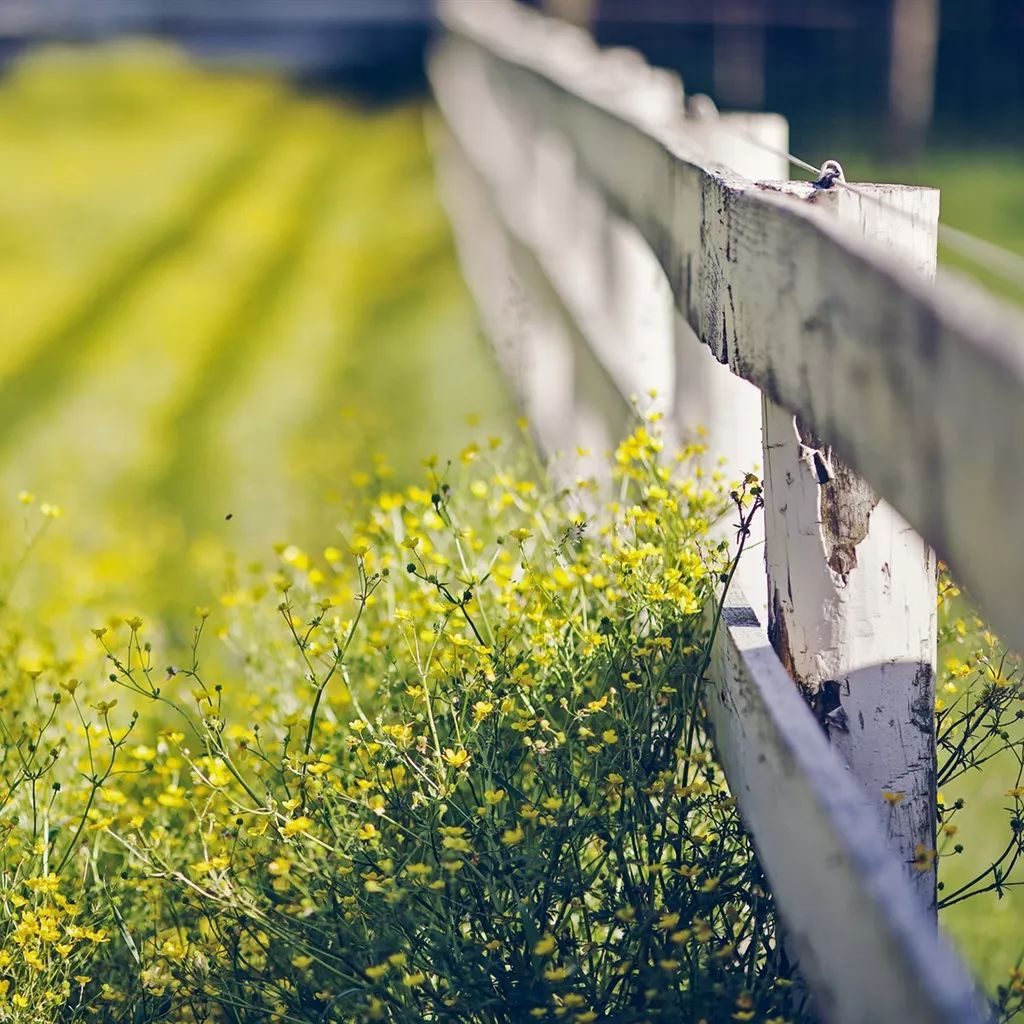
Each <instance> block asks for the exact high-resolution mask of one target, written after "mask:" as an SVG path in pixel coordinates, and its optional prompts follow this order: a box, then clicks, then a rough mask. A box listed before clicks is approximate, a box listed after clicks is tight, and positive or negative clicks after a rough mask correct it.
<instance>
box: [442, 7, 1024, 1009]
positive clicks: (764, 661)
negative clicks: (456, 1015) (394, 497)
mask: <svg viewBox="0 0 1024 1024" xmlns="http://www.w3.org/2000/svg"><path fill="white" fill-rule="evenodd" d="M441 18H442V23H443V25H444V28H445V32H444V34H443V37H442V39H441V40H440V41H439V44H438V46H437V47H436V49H435V52H434V54H433V56H432V59H431V64H430V75H431V81H432V83H433V87H434V92H435V95H436V97H437V100H438V105H439V108H440V111H441V115H442V119H443V126H439V128H438V132H437V136H438V142H437V154H438V162H439V167H440V170H441V181H442V188H443V191H444V193H445V199H446V203H447V205H448V208H449V211H450V213H451V216H452V220H453V224H454V226H455V230H456V237H457V240H458V242H459V247H460V252H461V256H462V261H463V265H464V268H465V271H466V276H467V279H468V281H469V283H470V286H471V288H472V290H473V292H474V294H475V296H476V298H477V301H478V304H479V306H480V308H481V312H482V316H483V318H484V321H485V325H486V327H487V329H488V332H489V334H490V335H491V337H492V339H493V341H494V344H495V349H496V352H497V355H498V358H499V360H500V362H501V363H502V365H503V367H504V369H505V371H506V373H507V374H508V376H509V377H510V379H511V380H512V382H513V384H514V385H515V387H516V388H517V390H518V392H519V394H520V396H521V398H522V401H523V402H524V404H525V406H526V408H527V411H528V412H529V414H530V416H531V419H532V421H533V422H534V425H535V429H536V430H537V431H538V434H539V437H540V440H541V442H542V444H544V445H545V446H546V447H547V448H548V449H550V450H555V449H563V450H564V449H567V448H571V447H572V446H574V445H576V444H581V443H582V444H588V443H589V444H591V445H593V446H594V447H597V448H600V447H602V446H607V444H609V443H611V442H612V441H613V440H614V439H615V437H616V435H617V434H618V433H620V432H621V430H622V429H623V427H624V425H625V423H626V422H627V420H628V415H629V410H628V404H627V399H628V396H630V395H631V394H635V393H639V392H640V391H643V390H646V389H647V388H649V387H656V388H658V390H659V391H660V392H661V393H662V395H664V396H665V398H664V399H662V400H663V401H664V402H665V409H666V412H667V413H668V414H669V420H670V422H674V423H676V424H678V425H680V426H684V425H685V424H687V423H690V424H692V423H695V422H703V423H705V424H706V425H707V426H708V427H709V429H710V441H711V444H712V446H713V447H714V448H715V450H716V451H717V452H719V453H721V454H722V455H723V456H724V457H725V458H726V460H727V462H728V464H729V466H730V467H731V468H732V469H736V470H740V469H742V470H746V469H749V468H751V466H752V465H754V464H755V463H761V462H763V463H764V467H765V490H766V516H765V526H764V528H765V535H764V547H765V563H766V567H762V566H759V565H758V564H757V562H756V560H755V559H749V560H748V565H747V566H746V567H744V575H743V588H744V590H745V592H746V594H747V595H748V596H749V598H750V600H749V601H748V600H747V599H746V598H744V597H743V595H742V593H740V591H739V590H737V591H736V592H734V593H733V594H732V596H731V597H730V598H729V605H728V608H727V614H726V617H725V621H726V626H727V628H726V629H725V630H724V631H723V634H722V636H721V637H720V642H719V645H718V649H717V651H716V658H715V672H714V676H713V677H714V679H715V683H714V686H713V688H712V691H711V692H710V693H709V698H708V704H709V710H710V713H711V718H712V723H713V727H714V730H715V734H716V740H717V745H718V749H719V754H720V756H721V759H722V762H723V766H724V768H725V771H726V774H727V776H728V778H729V782H730V785H731V787H732V789H733V791H734V793H735V794H736V796H737V800H738V802H739V806H740V809H741V811H742V813H743V816H744V819H745V821H746V823H747V824H748V826H749V827H750V829H751V833H752V835H753V837H754V841H755V844H756V845H757V848H758V851H759V855H760V857H761V859H762V862H763V864H764V867H765V871H766V873H767V875H768V877H769V880H770V881H771V883H772V887H773V891H774V892H775V895H776V898H777V901H778V903H779V907H780V910H781V912H782V915H783V918H784V920H785V922H786V925H787V936H788V939H787V942H788V944H789V946H790V947H791V948H792V951H793V952H794V953H795V954H796V956H797V959H798V962H799V965H800V968H801V972H802V974H803V975H804V977H805V978H806V979H807V982H808V985H809V986H810V989H811V995H812V999H813V1002H814V1005H815V1007H816V1009H817V1011H818V1012H819V1013H820V1014H821V1015H822V1016H824V1017H825V1018H827V1019H829V1020H835V1021H840V1022H847V1021H850V1022H853V1021H901V1022H903V1021H908V1022H909V1021H921V1022H924V1021H946V1022H950V1024H952V1022H954V1021H956V1022H963V1021H970V1020H981V1019H984V1016H985V1011H984V1008H983V1002H982V1001H981V999H980V997H979V996H978V995H977V993H976V991H975V989H974V987H973V984H972V982H971V980H970V978H969V975H968V974H967V972H966V971H965V969H964V968H963V967H962V965H961V964H960V963H959V961H958V960H957V958H956V957H955V955H954V954H953V953H952V952H951V951H950V949H949V948H948V946H947V945H946V943H945V942H944V940H943V939H942V937H941V936H940V935H939V934H938V932H937V929H936V927H935V921H934V896H935V891H934V884H935V877H934V868H933V860H932V852H933V849H934V829H935V740H934V730H933V722H932V714H933V702H934V659H935V560H934V555H933V553H932V550H931V548H930V547H929V545H933V546H934V547H935V548H936V549H937V550H938V551H939V553H940V554H941V555H942V557H943V558H945V559H946V560H947V561H948V562H949V563H950V564H951V565H952V567H953V568H954V570H955V571H956V573H957V575H958V576H959V578H960V579H961V580H963V581H964V582H965V583H966V584H967V585H968V586H969V587H970V588H971V589H972V591H973V593H974V594H975V595H976V597H977V598H978V600H979V601H980V603H981V604H982V607H983V608H984V610H985V612H986V613H987V615H988V616H989V617H990V618H991V620H992V621H993V622H994V623H995V624H996V625H997V626H999V627H1000V628H1002V629H1003V631H1004V632H1005V633H1006V635H1007V636H1008V637H1009V639H1010V640H1011V641H1013V642H1014V643H1015V644H1017V645H1019V646H1024V615H1022V611H1024V598H1022V591H1021V588H1020V586H1019V584H1018V580H1017V576H1018V574H1017V571H1016V567H1015V565H1014V563H1013V559H1012V558H1008V557H1007V546H1008V545H1009V544H1012V538H1013V537H1014V533H1015V528H1016V524H1017V518H1018V515H1019V513H1018V509H1019V508H1021V507H1024V446H1022V445H1021V444H1020V439H1021V438H1022V437H1024V320H1022V319H1021V318H1019V317H1018V316H1016V315H1015V314H1014V313H1012V312H1010V311H1008V310H1006V309H1003V308H1002V307H1000V306H999V305H998V304H997V303H995V302H993V301H991V300H989V299H987V298H986V297H984V296H983V295H982V294H981V293H980V292H977V291H975V290H974V289H972V288H971V287H969V286H968V285H966V284H963V283H961V282H959V281H954V282H946V281H943V284H942V287H941V288H939V287H936V286H935V285H934V284H933V283H932V281H931V278H932V277H933V276H934V272H935V251H936V231H937V226H938V195H937V193H935V192H934V191H933V190H930V189H921V188H913V187H909V186H882V185H858V186H857V188H856V190H853V189H844V188H833V189H828V190H825V189H817V188H814V187H813V186H812V185H810V184H809V183H798V182H789V181H785V180H782V179H784V178H785V177H786V174H787V171H786V166H785V163H784V161H782V160H780V156H779V154H781V153H784V151H785V149H786V143H787V128H786V124H785V121H784V120H783V119H782V118H779V117H777V116H775V115H731V116H727V115H723V116H721V117H718V116H715V115H711V116H708V115H707V114H704V116H690V117H686V116H684V114H683V110H684V107H683V93H682V87H681V85H680V83H679V82H678V80H677V79H675V78H674V77H673V76H671V75H667V74H665V73H663V72H659V71H658V70H656V69H652V68H650V67H649V66H647V65H646V64H645V63H644V62H643V61H642V60H640V59H639V58H638V57H637V56H636V55H634V54H631V53H624V52H622V51H608V52H602V51H599V50H598V49H597V48H596V47H595V46H594V45H593V43H592V41H591V40H590V39H589V38H588V37H587V36H586V35H585V34H584V33H582V32H580V31H578V30H576V29H572V28H570V27H569V26H565V25H561V24H559V23H557V22H554V21H551V20H550V19H545V18H542V17H541V16H539V15H536V14H534V13H533V12H530V11H528V10H525V9H524V8H521V7H519V6H518V5H515V4H513V3H511V2H510V0H491V2H489V3H487V4H479V3H476V2H474V0H447V2H445V3H443V4H442V6H441ZM694 109H695V110H699V109H700V107H699V105H694ZM754 178H756V179H761V180H760V181H759V183H757V184H755V183H754V181H752V180H751V179H754ZM769 179H771V180H769ZM698 341H699V342H702V343H703V345H701V344H698ZM908 524H909V525H908ZM911 527H913V528H911ZM915 531H916V532H915ZM922 538H923V539H922ZM795 683H796V684H799V687H798V685H794V684H795ZM801 689H802V690H803V697H804V698H806V699H801V693H800V690H801ZM809 705H810V707H813V708H814V713H812V711H811V710H810V709H809ZM815 716H816V717H817V721H815ZM889 791H895V792H898V793H899V794H900V797H901V799H900V800H899V802H898V804H896V805H894V806H889V805H887V804H886V803H885V802H884V800H883V793H884V792H889ZM883 809H884V811H885V814H884V816H883V814H882V810H883Z"/></svg>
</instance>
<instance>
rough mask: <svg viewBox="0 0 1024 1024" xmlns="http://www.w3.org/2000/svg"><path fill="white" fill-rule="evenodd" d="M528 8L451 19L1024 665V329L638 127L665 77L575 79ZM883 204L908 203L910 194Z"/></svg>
mask: <svg viewBox="0 0 1024 1024" xmlns="http://www.w3.org/2000/svg"><path fill="white" fill-rule="evenodd" d="M512 7H513V5H506V4H504V3H501V2H498V3H494V4H488V5H486V10H484V8H483V5H476V4H473V3H468V4H467V3H462V2H458V0H449V2H448V3H446V4H444V5H442V18H443V19H444V22H445V24H446V25H447V27H448V28H449V30H450V32H451V34H452V37H453V40H452V41H453V44H454V45H458V46H461V47H463V48H464V49H475V50H476V53H477V56H478V58H479V59H480V61H481V62H482V64H483V66H484V74H485V75H486V77H487V80H488V82H489V83H490V87H491V89H492V90H493V91H494V93H495V94H496V95H497V96H498V97H499V102H500V103H501V104H502V105H503V106H504V107H505V108H507V109H510V110H515V111H516V116H518V117H519V118H520V120H521V123H523V124H530V125H532V126H533V130H534V131H535V132H538V133H539V132H543V131H547V132H552V131H555V132H558V133H559V134H560V135H561V136H562V137H563V138H564V139H566V140H568V142H569V143H570V144H571V146H572V150H573V153H574V155H575V159H576V161H577V163H578V166H579V168H580V170H581V172H583V173H585V174H586V176H587V177H588V179H589V180H590V181H591V182H592V183H593V184H594V185H595V186H596V187H598V188H599V189H600V190H601V191H602V193H603V194H604V196H605V198H606V199H607V201H608V203H609V205H610V206H611V207H612V208H613V209H615V210H616V211H617V212H618V213H619V214H620V215H622V216H624V217H625V218H627V219H628V220H629V221H630V222H631V223H633V224H634V225H635V226H636V227H637V228H638V230H639V231H640V233H641V234H642V235H643V237H644V238H645V239H646V240H647V242H648V244H649V245H650V246H651V249H652V251H653V252H654V253H655V255H656V256H657V258H658V260H659V262H660V263H661V265H662V267H663V268H664V270H665V273H666V276H667V278H668V281H669V284H670V286H671V289H672V293H673V295H674V297H675V302H676V306H677V308H678V309H679V310H680V312H681V313H682V315H683V316H684V318H685V319H686V320H687V322H688V323H689V324H690V325H691V327H692V328H693V329H694V331H695V333H696V334H697V336H698V337H699V338H700V339H701V340H702V341H703V342H704V343H705V344H706V345H708V346H709V348H710V349H711V350H712V352H713V353H714V355H715V357H716V358H717V359H718V360H719V361H720V362H723V363H726V364H727V365H728V366H729V367H730V368H731V369H732V371H733V372H734V373H736V374H737V375H739V376H741V377H743V378H745V379H747V380H749V381H751V382H752V383H753V384H755V385H756V386H757V387H758V388H759V389H760V390H761V391H762V392H764V393H765V394H766V395H768V397H769V398H771V399H772V400H773V401H775V402H777V403H778V404H780V405H782V406H784V407H785V408H787V409H789V410H790V411H792V412H798V413H799V414H800V416H801V418H802V421H803V423H804V424H805V425H806V427H807V429H808V430H810V431H811V432H813V433H814V434H815V435H817V436H818V437H820V438H822V439H824V440H825V441H827V442H828V443H829V444H830V445H831V446H832V447H833V448H834V449H835V450H836V452H837V453H838V454H839V455H840V456H841V457H842V458H843V459H845V460H846V462H847V463H848V464H849V465H850V466H851V467H852V468H853V469H855V470H856V472H857V473H858V474H859V475H860V476H862V477H863V478H864V479H865V480H867V481H868V482H869V483H870V484H871V486H872V487H873V488H874V489H875V490H876V491H877V492H878V493H879V494H881V495H882V496H884V497H885V498H886V499H887V500H888V501H889V502H890V503H891V504H892V505H893V506H894V507H895V508H896V509H897V510H898V511H899V512H900V513H901V514H902V515H903V517H904V518H905V519H906V520H907V521H908V522H909V523H910V524H912V525H913V526H914V528H915V529H916V530H917V531H918V532H919V533H921V534H922V536H924V537H925V538H926V539H927V540H928V541H929V543H930V544H932V545H933V546H934V547H935V549H936V550H937V552H938V554H939V555H940V557H942V558H944V559H945V560H946V561H947V562H949V564H950V565H951V566H952V568H953V570H954V572H955V573H956V575H957V577H958V579H959V580H960V581H961V582H962V583H964V584H965V585H966V586H967V587H968V588H969V589H970V590H971V591H972V593H973V594H974V595H975V597H976V598H977V599H978V601H979V603H980V604H981V605H982V608H983V609H984V611H985V613H986V615H987V616H988V617H989V618H990V620H991V621H992V622H993V624H994V625H995V626H996V627H997V628H998V629H999V630H1000V631H1001V632H1002V633H1003V634H1004V635H1005V636H1006V638H1007V639H1008V640H1010V641H1011V642H1012V643H1013V644H1015V645H1016V646H1018V647H1020V648H1024V596H1022V589H1021V587H1020V586H1019V582H1018V575H1019V574H1018V570H1017V566H1016V563H1015V560H1014V559H1013V558H1012V557H1007V550H1008V548H1009V549H1010V550H1012V545H1013V544H1014V534H1015V531H1016V529H1017V522H1018V519H1019V513H1018V511H1017V510H1018V509H1019V508H1021V507H1024V444H1022V443H1021V439H1022V438H1024V318H1022V317H1021V316H1020V315H1019V314H1017V313H1016V312H1015V311H1011V310H1010V309H1009V308H1008V307H1005V306H1003V305H1002V304H1000V303H998V302H996V301H995V300H993V299H991V298H989V297H988V296H986V295H984V294H983V293H982V292H981V291H980V290H978V289H975V288H973V287H971V286H970V285H968V284H967V283H965V282H963V281H960V280H959V279H956V280H949V279H945V278H944V277H943V276H942V275H940V278H939V282H940V286H939V287H933V286H931V285H930V284H929V283H928V282H927V281H924V280H922V279H921V277H920V275H919V273H918V269H917V268H915V267H912V266H907V265H906V264H905V263H904V262H903V261H902V260H901V259H900V258H899V257H897V256H895V255H894V254H892V253H889V252H886V251H885V250H884V249H882V248H881V247H880V246H878V245H877V244H875V243H874V242H872V240H871V239H870V238H862V237H858V236H857V235H856V234H854V233H852V232H851V231H850V230H849V228H848V226H844V225H842V224H840V223H838V222H836V220H835V219H834V218H830V217H829V216H827V215H825V214H824V213H823V212H822V211H821V210H819V209H817V208H816V207H817V204H818V202H819V201H820V196H821V195H822V194H823V193H821V192H820V191H818V190H814V189H812V188H810V187H809V186H807V187H805V188H804V189H803V191H802V192H800V193H798V194H793V192H792V191H790V192H788V193H783V192H782V191H781V190H780V189H779V188H778V186H774V187H773V186H772V185H771V184H770V183H767V184H762V185H757V184H754V183H752V182H750V181H749V180H747V179H744V178H741V177H739V176H738V175H736V174H734V173H731V172H729V171H727V170H725V169H722V168H720V167H716V166H715V165H714V161H713V160H712V159H711V158H710V157H709V156H708V153H709V144H708V141H707V140H708V134H709V129H708V128H707V127H706V126H702V125H700V124H699V123H698V124H691V123H690V122H687V121H685V120H684V119H683V118H682V117H681V116H678V115H677V116H675V117H671V116H669V115H668V113H667V111H666V110H665V109H662V108H658V109H654V107H655V105H654V104H651V105H650V109H648V110H646V111H640V112H639V113H638V112H636V111H634V110H631V109H630V105H629V99H628V97H629V94H630V89H628V88H624V87H623V79H624V77H628V75H629V74H630V69H631V68H632V69H633V71H635V72H636V77H637V80H638V82H641V83H644V87H645V88H646V87H648V85H647V83H648V82H649V79H648V76H647V72H644V71H643V70H640V69H637V68H635V67H634V66H633V65H632V64H630V63H629V62H624V61H622V60H621V59H614V60H612V61H610V62H609V61H606V59H605V58H604V57H602V55H601V54H600V53H598V52H597V51H596V50H595V49H594V48H593V47H592V46H591V47H590V48H589V49H588V48H587V46H586V45H585V44H583V43H581V42H578V41H577V42H575V43H573V44H571V45H569V46H568V47H567V48H566V49H567V50H568V51H569V52H570V53H571V54H572V56H571V58H570V59H567V58H565V57H564V55H563V51H562V48H561V47H560V45H559V43H558V38H556V37H558V33H551V32H548V31H546V30H545V27H544V25H542V24H538V23H537V21H536V15H531V14H530V12H528V11H525V10H522V11H520V10H513V9H512ZM559 38H566V37H564V36H561V37H559ZM638 88H639V86H638ZM650 88H651V89H652V90H653V89H655V88H657V86H650ZM875 190H876V191H875V194H876V195H878V196H880V197H882V198H883V199H884V200H885V201H887V202H895V203H899V202H900V201H901V200H900V191H901V190H900V186H875Z"/></svg>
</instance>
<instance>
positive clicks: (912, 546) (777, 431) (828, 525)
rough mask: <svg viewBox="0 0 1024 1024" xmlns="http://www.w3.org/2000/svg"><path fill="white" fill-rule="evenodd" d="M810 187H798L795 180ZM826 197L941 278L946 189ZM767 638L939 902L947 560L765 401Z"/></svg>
mask: <svg viewBox="0 0 1024 1024" xmlns="http://www.w3.org/2000/svg"><path fill="white" fill-rule="evenodd" d="M791 187H798V188H799V187H800V186H791ZM897 198H898V200H899V202H900V203H901V206H900V207H899V208H898V209H895V210H893V209H890V208H889V207H888V206H886V207H883V206H881V205H880V204H878V203H876V202H873V201H872V200H871V199H870V198H869V197H867V196H862V195H860V194H859V193H851V192H849V191H841V190H830V191H829V192H827V193H822V194H819V196H818V197H817V205H818V207H819V208H820V209H822V210H823V212H828V213H829V214H830V215H831V216H833V217H834V218H836V219H837V220H839V221H841V222H843V223H846V224H849V226H850V230H851V231H853V232H859V233H862V234H865V235H868V236H870V237H871V238H872V239H873V240H874V241H876V242H877V243H878V244H880V245H886V246H888V247H890V248H891V249H893V250H895V251H898V252H899V253H900V254H901V255H902V256H904V257H905V259H906V260H907V262H908V263H909V264H910V265H912V266H914V267H916V268H918V270H919V271H920V272H921V273H922V275H923V276H928V277H932V276H933V275H934V272H935V257H936V246H937V234H938V202H937V198H938V197H937V195H936V193H935V192H934V191H933V190H931V189H913V188H901V189H900V190H899V192H898V194H897ZM764 446H765V449H764V464H765V534H766V545H765V553H766V559H767V569H768V636H769V638H770V639H771V641H772V644H773V646H774V647H775V650H776V652H777V653H778V654H779V656H780V658H781V660H782V663H783V665H785V666H786V668H787V669H788V671H789V673H790V675H791V676H792V677H793V679H794V680H796V682H797V683H798V684H799V685H800V687H801V689H802V691H803V693H804V695H805V697H806V698H807V700H808V701H809V703H810V704H811V706H812V707H813V708H814V710H815V712H816V714H817V717H818V719H819V721H820V722H821V724H822V727H823V728H824V729H825V730H826V734H827V735H828V737H829V739H830V741H831V743H832V746H833V748H834V749H835V750H836V752H837V753H838V754H839V756H840V757H841V758H842V760H843V762H844V763H845V764H846V765H847V766H848V767H849V768H850V770H851V772H852V773H853V776H854V778H856V779H857V781H858V782H859V783H860V786H861V788H862V790H863V792H864V796H865V799H866V800H867V802H868V804H869V806H871V807H872V809H873V811H874V813H875V814H876V815H877V816H878V817H879V818H880V820H881V821H882V824H883V828H884V830H885V833H886V838H887V840H888V842H889V845H890V847H891V848H892V849H893V850H894V851H895V852H896V854H897V856H898V858H899V860H900V862H901V863H902V864H903V870H904V875H905V877H906V879H907V881H908V883H909V885H910V886H911V887H912V888H913V889H914V890H915V891H916V892H917V895H918V899H919V900H920V901H921V905H922V907H924V908H926V909H927V910H928V911H929V912H930V913H932V914H934V913H935V906H936V889H935V886H936V880H937V879H936V862H935V852H934V851H935V828H936V814H935V801H936V750H935V727H934V703H935V659H936V565H935V557H934V553H933V552H932V550H931V548H930V547H929V546H928V545H927V544H926V543H925V542H924V541H923V540H922V539H921V537H920V536H919V535H918V534H917V533H915V532H914V530H912V529H911V528H910V527H909V526H908V525H907V523H906V521H905V520H904V519H903V518H902V516H900V515H899V513H897V512H896V511H895V510H894V509H893V508H892V506H891V505H890V504H889V503H888V502H886V501H884V500H883V499H880V498H879V497H878V495H877V494H875V492H874V491H873V490H872V488H871V487H870V486H868V485H867V484H866V483H865V482H864V480H863V479H861V477H859V476H858V475H857V474H856V473H854V472H853V471H852V470H851V469H850V468H849V467H848V466H847V465H846V464H845V463H844V461H843V460H842V459H841V458H840V457H838V456H837V455H835V454H834V453H833V452H832V450H831V446H829V445H826V444H824V443H823V442H822V441H821V440H820V439H818V438H817V437H815V436H814V435H813V434H811V433H810V432H809V431H808V430H807V429H806V428H805V426H804V425H803V423H802V420H801V417H794V416H793V414H792V413H791V412H788V411H787V410H785V409H782V408H780V407H779V406H778V405H776V404H775V403H774V402H772V401H771V400H770V399H768V398H765V399H764Z"/></svg>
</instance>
